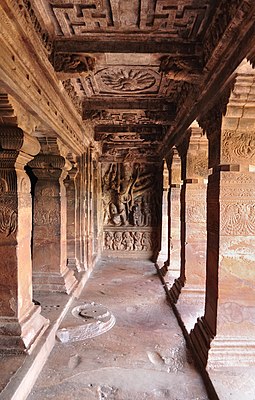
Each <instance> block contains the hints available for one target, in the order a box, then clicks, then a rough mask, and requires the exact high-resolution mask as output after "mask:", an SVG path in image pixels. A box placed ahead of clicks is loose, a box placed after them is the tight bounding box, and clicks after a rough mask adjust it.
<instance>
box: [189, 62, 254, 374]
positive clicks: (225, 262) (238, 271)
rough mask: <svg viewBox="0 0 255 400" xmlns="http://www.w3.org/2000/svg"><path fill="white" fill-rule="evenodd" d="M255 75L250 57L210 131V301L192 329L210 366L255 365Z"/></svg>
mask: <svg viewBox="0 0 255 400" xmlns="http://www.w3.org/2000/svg"><path fill="white" fill-rule="evenodd" d="M254 78H255V70H254V69H252V67H251V65H249V64H248V63H244V64H242V65H241V66H240V68H238V70H237V79H236V83H235V86H234V89H233V92H232V93H231V96H230V100H229V103H228V106H227V113H226V116H225V117H223V118H222V125H221V127H219V128H218V130H217V131H215V133H214V135H209V136H208V138H209V148H210V146H212V143H213V145H214V146H215V144H216V143H217V149H215V150H216V154H217V157H213V154H212V152H211V153H210V160H209V161H210V166H211V168H212V174H211V175H210V176H209V181H208V193H207V198H208V200H207V227H208V228H207V229H208V242H207V276H206V305H205V314H204V316H203V317H202V318H201V319H199V320H198V322H197V324H196V325H195V327H194V330H193V331H192V332H191V335H190V336H191V342H192V345H193V347H194V349H195V351H196V354H197V356H198V358H199V359H200V362H201V363H202V364H203V365H206V364H207V367H208V368H210V367H219V366H237V365H238V366H240V365H250V364H253V363H254V357H255V350H254V349H255V330H254V318H255V309H254V297H255V290H254V279H255V275H254V269H253V268H252V266H253V265H254V251H253V248H254V246H255V217H254V216H255V211H254V210H255V206H254V198H255V189H254V188H255V174H254V172H253V171H254V165H255V140H254V135H255V122H254V115H255V113H254V111H255V103H254V95H253V94H252V93H253V92H254V81H255V80H254ZM236 99H238V102H237V100H236ZM205 128H206V126H205ZM215 136H216V137H215Z"/></svg>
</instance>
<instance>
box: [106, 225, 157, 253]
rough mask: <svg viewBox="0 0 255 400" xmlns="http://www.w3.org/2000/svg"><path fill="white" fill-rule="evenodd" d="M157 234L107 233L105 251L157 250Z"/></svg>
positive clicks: (141, 232)
mask: <svg viewBox="0 0 255 400" xmlns="http://www.w3.org/2000/svg"><path fill="white" fill-rule="evenodd" d="M156 243H157V238H156V233H155V232H148V231H137V230H136V231H124V232H122V231H106V232H105V233H104V249H105V250H115V251H116V250H117V251H150V250H154V249H155V244H156Z"/></svg>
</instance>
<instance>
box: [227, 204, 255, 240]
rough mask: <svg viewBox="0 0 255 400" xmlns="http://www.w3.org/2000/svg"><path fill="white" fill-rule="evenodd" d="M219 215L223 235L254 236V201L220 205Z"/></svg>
mask: <svg viewBox="0 0 255 400" xmlns="http://www.w3.org/2000/svg"><path fill="white" fill-rule="evenodd" d="M221 215H222V221H221V233H222V234H223V235H231V236H240V235H243V236H249V235H255V204H254V201H252V202H241V203H233V202H231V203H225V204H222V205H221Z"/></svg>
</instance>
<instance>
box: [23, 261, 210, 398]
mask: <svg viewBox="0 0 255 400" xmlns="http://www.w3.org/2000/svg"><path fill="white" fill-rule="evenodd" d="M87 302H89V303H90V302H96V303H99V304H102V305H103V306H105V307H107V309H108V310H110V311H111V312H112V313H113V315H114V316H115V318H116V323H115V325H114V326H113V328H111V329H110V330H108V331H107V332H105V333H103V334H102V335H100V336H96V337H94V338H90V339H86V340H82V341H71V342H66V343H61V342H59V341H57V342H56V345H55V347H54V349H53V351H52V353H51V355H50V357H49V359H48V361H47V363H46V365H45V367H44V369H43V371H42V373H41V374H40V377H39V379H38V380H37V382H36V385H35V386H34V388H33V391H32V392H31V394H30V396H29V397H28V399H29V400H45V399H55V400H76V399H77V400H78V399H79V400H104V399H107V400H163V399H168V400H206V399H208V396H207V394H206V390H205V387H204V384H203V381H202V379H201V377H200V375H199V373H198V372H197V371H196V369H195V367H194V365H193V362H192V359H191V356H190V354H189V353H188V352H187V350H186V346H185V342H184V338H183V336H182V332H181V330H180V328H179V326H178V324H177V321H176V318H175V316H174V314H173V312H172V310H171V308H170V307H169V305H168V304H167V302H166V299H165V294H164V291H163V289H162V286H161V284H160V281H159V278H158V276H157V275H156V272H155V268H154V265H153V264H152V263H149V262H134V261H128V260H126V261H124V260H121V261H120V260H119V261H118V260H115V261H114V262H109V261H102V262H101V263H100V264H98V265H97V267H96V269H95V271H94V272H93V273H92V275H91V277H90V279H89V281H88V283H87V284H86V286H85V288H84V289H83V292H82V294H81V296H80V298H79V299H78V300H77V301H75V302H74V304H73V305H72V307H71V309H72V308H73V307H75V306H77V305H80V304H83V303H87ZM52 306H54V305H52ZM70 313H71V311H69V312H68V314H67V315H66V317H65V318H64V320H63V321H62V324H61V327H60V328H62V329H63V328H68V326H69V324H70V315H71V314H70Z"/></svg>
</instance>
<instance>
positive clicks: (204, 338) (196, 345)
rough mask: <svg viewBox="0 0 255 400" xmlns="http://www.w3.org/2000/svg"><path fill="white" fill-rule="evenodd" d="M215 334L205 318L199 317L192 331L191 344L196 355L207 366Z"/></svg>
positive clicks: (201, 363) (200, 362)
mask: <svg viewBox="0 0 255 400" xmlns="http://www.w3.org/2000/svg"><path fill="white" fill-rule="evenodd" d="M212 338H213V335H212V333H211V330H210V328H209V327H208V326H207V324H206V321H205V320H204V318H199V319H198V320H197V323H196V324H195V326H194V329H192V330H191V332H190V344H191V346H192V350H193V353H194V356H195V357H196V359H197V361H198V362H199V364H200V365H202V366H203V367H206V365H207V360H208V352H209V349H210V344H211V341H212Z"/></svg>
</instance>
